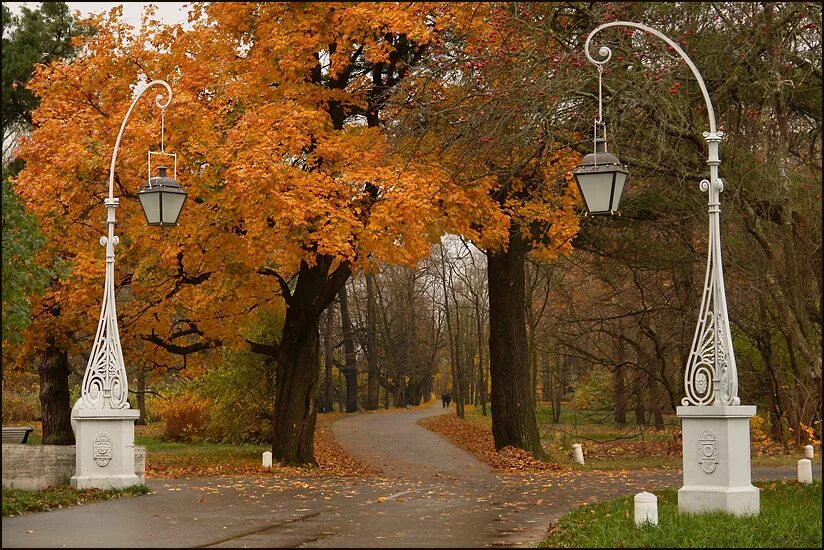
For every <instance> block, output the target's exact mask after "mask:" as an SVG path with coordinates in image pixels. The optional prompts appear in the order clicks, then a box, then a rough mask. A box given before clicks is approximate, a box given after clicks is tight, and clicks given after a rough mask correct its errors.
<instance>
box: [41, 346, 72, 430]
mask: <svg viewBox="0 0 824 550" xmlns="http://www.w3.org/2000/svg"><path fill="white" fill-rule="evenodd" d="M69 372H70V371H69V354H68V352H67V351H66V350H62V349H59V348H58V347H56V346H54V345H52V344H49V346H48V347H47V348H46V351H45V352H44V354H43V360H42V361H41V362H40V365H39V366H38V368H37V374H38V375H39V377H40V409H41V413H42V419H41V422H42V425H43V440H42V444H43V445H74V431H72V424H71V414H72V408H71V404H70V403H69Z"/></svg>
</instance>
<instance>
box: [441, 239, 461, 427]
mask: <svg viewBox="0 0 824 550" xmlns="http://www.w3.org/2000/svg"><path fill="white" fill-rule="evenodd" d="M446 262H447V259H446V250H445V249H444V246H443V243H441V283H443V303H444V315H445V316H446V334H447V337H448V339H449V364H450V366H451V367H452V368H451V370H452V393H453V394H454V395H453V396H452V400H453V401H454V402H455V412H456V414H457V415H458V418H463V417H464V409H463V403H462V401H461V398H460V396H461V394H462V392H461V376H460V364H459V363H460V360H461V355H460V346H459V345H458V343H457V336H456V335H455V332H456V331H454V330H453V329H452V317H450V315H449V290H448V287H447V284H446ZM449 274H450V279H451V275H452V270H451V267H450V271H449ZM450 283H451V280H450ZM456 305H457V304H456ZM455 309H456V312H457V307H456V308H455Z"/></svg>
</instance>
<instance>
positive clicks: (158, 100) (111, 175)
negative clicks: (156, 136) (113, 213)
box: [109, 80, 172, 199]
mask: <svg viewBox="0 0 824 550" xmlns="http://www.w3.org/2000/svg"><path fill="white" fill-rule="evenodd" d="M156 84H157V85H159V86H163V87H165V88H166V94H167V95H168V97H167V98H166V101H165V102H161V100H162V99H163V95H162V94H157V96H156V97H155V105H157V106H158V107H160V109H165V108H166V107H168V106H169V103H171V102H172V88H171V87H170V86H169V84H168V83H167V82H166V81H165V80H152V81H151V82H149V83H148V84H147V85H146V87H145V88H143V91H141V92H140V93H139V94H137V96H136V97H135V98H134V100H133V101H132V104H131V105H130V106H129V110H128V111H126V116H125V117H124V118H123V123H122V124H121V125H120V132H119V133H118V134H117V141H115V143H114V152H113V153H112V164H111V165H110V166H109V198H110V199H113V198H114V164H115V162H117V151H118V150H119V149H120V139H121V138H122V137H123V131H124V130H125V129H126V123H127V122H128V121H129V116H131V114H132V111H133V110H134V106H135V105H137V100H138V99H140V98H141V97H142V96H143V94H145V93H146V91H147V90H148V89H149V88H151V87H152V86H154V85H156Z"/></svg>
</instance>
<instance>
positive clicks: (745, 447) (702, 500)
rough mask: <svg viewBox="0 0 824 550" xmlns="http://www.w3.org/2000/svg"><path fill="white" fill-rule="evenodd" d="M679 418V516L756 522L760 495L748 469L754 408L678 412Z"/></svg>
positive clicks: (681, 409) (684, 409) (702, 408)
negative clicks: (724, 516)
mask: <svg viewBox="0 0 824 550" xmlns="http://www.w3.org/2000/svg"><path fill="white" fill-rule="evenodd" d="M677 414H678V417H679V418H681V426H682V435H683V440H682V445H683V460H684V486H683V487H681V488H680V489H679V490H678V511H679V512H686V513H692V514H702V513H706V512H727V513H730V514H734V515H737V516H757V515H758V513H759V511H760V502H761V500H760V493H759V489H758V488H757V487H755V486H753V484H752V475H751V469H750V418H751V417H752V416H754V415H755V407H754V406H751V405H748V406H743V405H739V406H734V407H732V406H730V407H728V406H689V407H678V409H677Z"/></svg>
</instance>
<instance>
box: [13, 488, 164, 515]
mask: <svg viewBox="0 0 824 550" xmlns="http://www.w3.org/2000/svg"><path fill="white" fill-rule="evenodd" d="M148 492H150V490H149V488H148V487H146V486H145V485H135V486H133V487H127V488H125V489H109V490H106V491H102V490H100V489H81V490H76V489H72V488H71V487H65V486H63V487H49V488H48V489H43V490H41V491H24V490H22V489H3V516H19V515H21V514H29V513H31V512H46V511H48V510H55V509H59V508H65V507H67V506H74V505H75V504H84V503H86V502H94V501H96V500H111V499H115V498H124V497H133V496H138V495H145V494H146V493H148Z"/></svg>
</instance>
